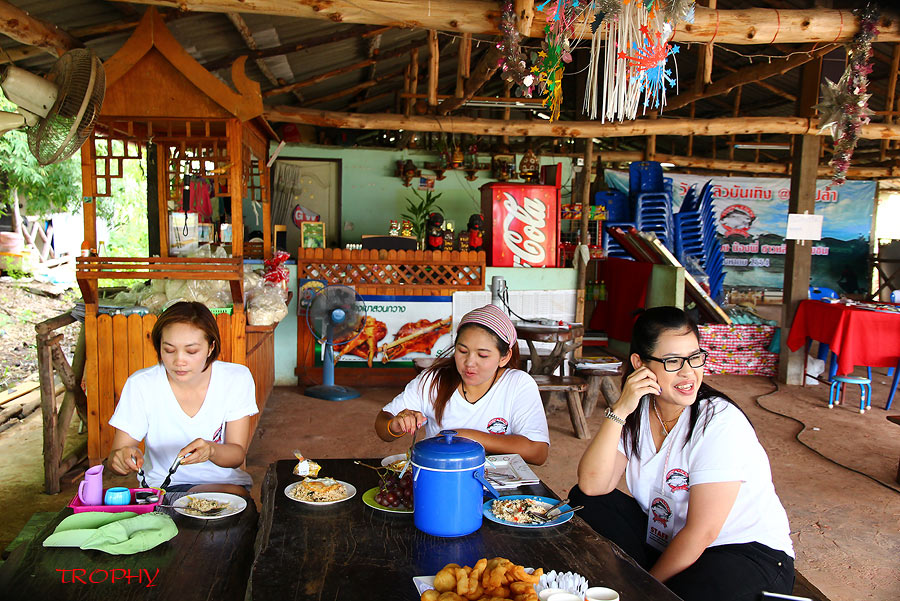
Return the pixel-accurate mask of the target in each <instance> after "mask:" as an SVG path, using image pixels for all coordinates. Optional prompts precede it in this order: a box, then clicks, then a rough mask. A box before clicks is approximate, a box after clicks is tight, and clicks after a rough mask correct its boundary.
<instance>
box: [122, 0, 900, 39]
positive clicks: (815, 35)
mask: <svg viewBox="0 0 900 601" xmlns="http://www.w3.org/2000/svg"><path fill="white" fill-rule="evenodd" d="M114 1H116V2H126V1H128V2H131V3H132V4H155V5H158V6H165V7H171V6H172V5H173V0H114ZM177 4H178V8H179V9H180V10H182V11H190V12H214V13H223V12H239V13H243V14H245V15H246V14H247V13H260V14H269V15H281V16H286V17H299V18H303V19H318V20H326V21H332V22H337V23H367V24H371V25H390V26H394V27H409V26H410V24H415V26H417V27H420V28H423V29H437V30H441V31H451V32H454V33H460V34H461V33H465V32H469V33H473V34H488V35H501V32H500V30H499V26H500V11H499V6H498V4H497V3H496V2H495V1H494V0H453V2H422V1H421V0H391V1H390V2H385V1H383V0H330V1H329V2H327V3H326V2H322V0H256V1H254V2H247V1H246V0H178V2H177ZM553 10H555V5H551V6H550V7H548V8H546V9H545V10H544V11H538V10H535V11H534V16H533V20H532V23H531V28H530V30H529V32H528V37H533V38H542V37H544V31H543V30H544V26H545V25H546V23H547V20H548V18H551V19H552V17H553V14H552V11H553ZM593 16H594V15H593V13H590V15H587V16H585V15H582V16H581V17H579V18H578V19H577V20H576V22H575V24H574V28H573V29H574V31H575V32H576V34H575V35H576V36H577V35H580V36H581V37H582V38H585V39H589V38H590V37H591V35H592V32H591V28H590V27H589V24H586V23H585V22H584V20H585V18H590V19H593ZM878 30H879V34H878V41H879V42H897V41H900V21H898V20H891V19H889V18H888V17H883V18H882V19H881V20H880V21H879V23H878ZM858 32H859V21H858V20H857V19H856V17H855V16H854V15H853V13H852V12H851V11H850V10H849V9H840V10H838V9H830V10H829V9H822V8H813V9H801V10H782V9H778V10H776V9H769V8H748V9H736V10H719V9H709V8H704V7H702V6H698V7H696V9H695V11H694V22H693V23H681V24H679V25H678V27H677V28H676V30H675V32H674V36H673V39H672V41H674V42H715V43H717V44H743V45H747V44H776V43H782V44H784V43H787V44H804V43H817V42H818V43H820V44H821V43H835V42H837V43H846V42H849V41H851V40H852V39H853V36H854V35H856V34H857V33H858Z"/></svg>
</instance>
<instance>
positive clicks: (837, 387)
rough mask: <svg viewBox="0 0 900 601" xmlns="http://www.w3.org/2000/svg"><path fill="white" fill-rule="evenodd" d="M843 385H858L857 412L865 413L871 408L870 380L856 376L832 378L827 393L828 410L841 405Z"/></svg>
mask: <svg viewBox="0 0 900 601" xmlns="http://www.w3.org/2000/svg"><path fill="white" fill-rule="evenodd" d="M844 384H857V385H859V412H860V413H865V412H866V409H871V408H872V379H871V378H860V377H857V376H834V377H833V378H832V379H831V389H830V390H829V392H828V408H829V409H831V408H832V407H834V406H835V405H836V404H837V405H840V404H841V386H842V385H844Z"/></svg>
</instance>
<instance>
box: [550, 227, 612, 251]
mask: <svg viewBox="0 0 900 601" xmlns="http://www.w3.org/2000/svg"><path fill="white" fill-rule="evenodd" d="M601 223H603V222H602V221H588V240H587V243H588V246H597V247H599V246H600V245H601V242H602V241H601V239H600V231H601V230H600V224H601ZM559 242H560V247H562V246H563V245H564V244H569V245H571V246H572V247H575V246H577V245H578V244H580V243H581V222H575V221H563V222H562V223H560V228H559Z"/></svg>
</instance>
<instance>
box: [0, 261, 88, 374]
mask: <svg viewBox="0 0 900 601" xmlns="http://www.w3.org/2000/svg"><path fill="white" fill-rule="evenodd" d="M80 296H81V294H80V293H79V292H77V289H75V290H73V289H66V288H63V287H61V286H57V285H53V284H45V283H41V282H38V281H35V280H31V279H19V280H16V279H13V278H11V277H8V276H3V277H0V351H2V352H0V391H2V390H4V389H6V388H7V387H9V386H11V385H13V384H15V383H17V382H20V381H23V380H27V379H29V378H31V377H36V374H37V343H36V341H35V331H34V326H35V325H36V324H39V323H40V322H42V321H44V320H46V319H50V318H51V317H56V316H57V315H60V314H62V313H65V312H66V311H68V310H69V309H71V308H72V307H73V306H74V305H75V299H76V298H80ZM79 327H80V325H79V324H71V325H69V326H66V327H64V328H60V331H61V332H62V333H63V335H64V338H63V342H62V343H61V345H62V349H63V352H65V353H66V355H67V357H68V358H69V360H70V361H71V358H72V353H73V350H74V348H75V341H76V340H77V339H78V331H79Z"/></svg>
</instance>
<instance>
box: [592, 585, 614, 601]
mask: <svg viewBox="0 0 900 601" xmlns="http://www.w3.org/2000/svg"><path fill="white" fill-rule="evenodd" d="M584 598H585V599H587V600H588V601H619V593H617V592H616V591H614V590H612V589H611V588H606V587H605V586H592V587H591V588H589V589H588V590H586V591H585V593H584Z"/></svg>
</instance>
